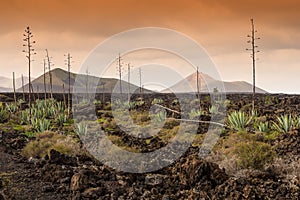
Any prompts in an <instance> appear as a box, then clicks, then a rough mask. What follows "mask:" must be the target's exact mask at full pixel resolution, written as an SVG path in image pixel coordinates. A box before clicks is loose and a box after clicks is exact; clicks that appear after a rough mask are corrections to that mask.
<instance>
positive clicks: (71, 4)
mask: <svg viewBox="0 0 300 200" xmlns="http://www.w3.org/2000/svg"><path fill="white" fill-rule="evenodd" d="M299 10H300V1H299V0H285V1H282V0H261V1H258V0H252V1H251V0H242V1H241V0H106V1H104V0H84V1H83V0H82V1H79V0H26V1H24V0H0V24H1V29H0V44H1V45H0V51H1V54H0V70H1V75H3V76H11V73H12V71H15V72H16V73H17V75H18V74H19V75H20V74H21V73H24V74H27V68H26V67H24V66H26V59H25V55H24V54H23V53H22V48H23V47H22V34H23V30H24V28H25V27H26V26H27V25H30V27H31V28H32V31H33V33H34V38H35V40H36V42H37V44H36V45H35V48H36V50H37V56H35V62H34V64H33V76H38V75H40V74H41V73H42V71H43V70H42V64H41V63H42V60H43V58H44V56H45V53H44V49H45V48H47V49H48V50H49V53H50V54H51V56H52V57H53V62H54V64H55V66H57V67H64V56H63V55H64V54H65V53H67V52H70V53H71V54H72V55H73V57H74V61H75V62H74V64H73V71H75V72H76V71H78V70H79V68H80V64H81V63H82V62H83V61H84V59H85V58H86V57H87V56H88V54H89V52H90V51H91V50H92V49H93V48H94V47H95V46H96V45H97V44H99V43H100V42H101V41H103V40H104V39H106V38H107V37H109V36H111V35H112V34H116V33H118V32H121V31H125V30H128V29H131V28H138V27H147V26H157V27H165V28H171V29H174V30H177V31H179V32H182V33H184V34H186V35H188V36H190V37H192V38H193V39H195V40H196V41H197V42H198V43H199V44H200V45H202V46H203V47H204V48H205V49H206V50H207V52H208V54H209V55H210V56H211V58H212V59H213V60H214V62H215V63H216V65H217V67H218V70H219V72H220V75H221V77H222V78H223V80H245V81H248V82H251V60H250V58H249V55H248V53H247V52H246V51H245V48H247V43H246V40H247V38H246V35H247V34H248V33H249V30H250V21H249V19H250V18H251V17H253V18H254V19H255V23H256V27H257V29H258V33H259V35H260V37H262V40H261V41H259V43H258V45H259V46H260V50H261V51H262V53H261V54H260V55H259V58H260V60H259V61H258V63H257V85H258V86H260V87H262V88H263V89H265V90H267V91H270V92H286V93H287V92H289V93H300V88H299V87H298V85H299V84H300V80H299V78H298V77H299V75H300V66H299V61H300V50H299V49H300V42H299V41H300V20H299V19H300V12H299Z"/></svg>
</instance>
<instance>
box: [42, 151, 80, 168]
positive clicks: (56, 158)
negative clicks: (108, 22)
mask: <svg viewBox="0 0 300 200" xmlns="http://www.w3.org/2000/svg"><path fill="white" fill-rule="evenodd" d="M45 160H48V162H49V163H51V164H60V165H70V166H77V159H76V158H75V157H71V156H68V155H65V154H62V153H60V152H58V151H56V150H54V149H51V150H50V152H49V156H48V155H46V157H45Z"/></svg>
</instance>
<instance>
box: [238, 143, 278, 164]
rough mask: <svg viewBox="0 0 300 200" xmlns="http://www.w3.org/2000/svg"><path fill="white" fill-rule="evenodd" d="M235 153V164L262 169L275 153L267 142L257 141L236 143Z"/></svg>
mask: <svg viewBox="0 0 300 200" xmlns="http://www.w3.org/2000/svg"><path fill="white" fill-rule="evenodd" d="M235 153H236V155H237V156H238V160H237V165H238V166H239V167H240V168H242V169H246V168H252V169H262V168H263V166H264V165H265V164H266V163H268V162H271V161H273V159H274V157H275V153H274V151H273V150H272V148H271V146H270V145H269V144H266V143H263V142H257V141H250V142H241V143H239V144H237V146H236V148H235Z"/></svg>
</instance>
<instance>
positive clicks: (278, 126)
mask: <svg viewBox="0 0 300 200" xmlns="http://www.w3.org/2000/svg"><path fill="white" fill-rule="evenodd" d="M293 128H294V119H293V117H292V116H291V115H281V116H280V117H277V121H276V122H273V124H272V129H273V130H275V131H277V132H279V133H288V132H290V131H292V129H293Z"/></svg>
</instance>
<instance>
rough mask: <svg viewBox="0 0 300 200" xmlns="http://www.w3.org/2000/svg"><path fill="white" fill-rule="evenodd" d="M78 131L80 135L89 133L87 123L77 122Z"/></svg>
mask: <svg viewBox="0 0 300 200" xmlns="http://www.w3.org/2000/svg"><path fill="white" fill-rule="evenodd" d="M76 133H77V135H79V136H84V135H86V134H87V125H86V124H85V123H78V124H76Z"/></svg>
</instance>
